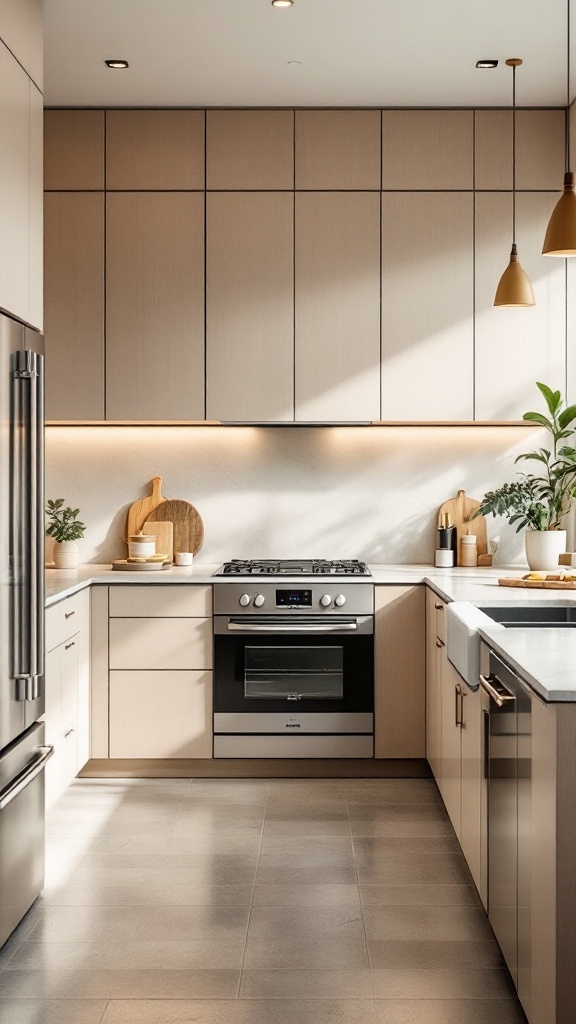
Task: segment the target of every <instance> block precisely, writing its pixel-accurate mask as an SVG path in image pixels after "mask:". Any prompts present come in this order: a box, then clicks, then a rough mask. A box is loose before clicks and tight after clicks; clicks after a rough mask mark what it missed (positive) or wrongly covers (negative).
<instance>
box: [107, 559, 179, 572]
mask: <svg viewBox="0 0 576 1024" xmlns="http://www.w3.org/2000/svg"><path fill="white" fill-rule="evenodd" d="M112 568H113V569H117V570H119V571H120V572H159V571H160V569H169V568H170V565H169V563H167V562H128V561H127V559H126V558H119V559H118V560H117V561H116V562H112Z"/></svg>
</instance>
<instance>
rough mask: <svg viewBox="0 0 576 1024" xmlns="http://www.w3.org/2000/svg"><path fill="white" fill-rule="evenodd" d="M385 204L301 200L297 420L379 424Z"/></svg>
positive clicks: (321, 197)
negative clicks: (382, 211) (381, 223)
mask: <svg viewBox="0 0 576 1024" xmlns="http://www.w3.org/2000/svg"><path fill="white" fill-rule="evenodd" d="M379 217H380V197H379V195H376V194H370V193H359V192H302V193H297V194H296V275H295V278H296V291H295V309H296V360H295V363H296V370H295V372H296V420H297V421H304V422H306V421H320V422H322V421H325V422H334V421H343V422H346V421H358V420H377V419H379V417H380V230H379Z"/></svg>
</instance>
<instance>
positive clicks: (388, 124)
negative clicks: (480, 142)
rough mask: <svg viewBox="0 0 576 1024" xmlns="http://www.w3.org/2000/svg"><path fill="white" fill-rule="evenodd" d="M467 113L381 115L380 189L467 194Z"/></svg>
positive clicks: (470, 147) (470, 143) (470, 179)
mask: <svg viewBox="0 0 576 1024" xmlns="http://www.w3.org/2000/svg"><path fill="white" fill-rule="evenodd" d="M473 119H474V115H473V112H472V111H471V110H384V111H383V113H382V188H383V189H392V190H397V189H400V190H411V189H416V190H421V189H427V190H433V189H440V190H442V189H454V190H459V189H471V188H473V184H474V167H473V151H474V139H473Z"/></svg>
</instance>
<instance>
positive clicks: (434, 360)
mask: <svg viewBox="0 0 576 1024" xmlns="http://www.w3.org/2000/svg"><path fill="white" fill-rule="evenodd" d="M473 280H474V272H473V196H472V193H460V194H459V193H457V192H443V193H430V192H429V193H425V192H398V193H395V194H392V193H388V194H384V195H383V196H382V419H383V420H399V421H401V420H409V421H414V420H415V421H418V420H436V421H446V420H465V421H467V420H472V418H473V398H474V383H473V351H474V323H473Z"/></svg>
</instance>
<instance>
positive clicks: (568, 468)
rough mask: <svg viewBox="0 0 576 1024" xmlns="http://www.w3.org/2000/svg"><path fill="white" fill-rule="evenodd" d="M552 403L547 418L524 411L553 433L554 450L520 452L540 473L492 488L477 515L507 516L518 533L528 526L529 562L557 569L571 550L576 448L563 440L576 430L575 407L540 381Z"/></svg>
mask: <svg viewBox="0 0 576 1024" xmlns="http://www.w3.org/2000/svg"><path fill="white" fill-rule="evenodd" d="M537 387H538V388H539V389H540V392H541V393H542V395H543V396H544V400H545V402H546V405H547V407H548V413H549V417H548V416H544V415H543V414H542V413H539V412H525V413H524V416H523V419H525V420H529V421H530V422H532V423H539V424H540V426H542V427H544V428H545V429H546V430H547V431H548V433H549V434H550V437H551V444H550V448H539V449H538V450H537V451H534V452H527V453H526V454H524V455H519V456H518V458H517V459H516V460H515V461H516V462H520V461H522V460H525V461H532V462H538V463H539V464H540V467H541V471H540V473H539V475H535V474H534V473H522V474H521V479H520V480H517V481H515V482H513V483H510V484H503V486H502V487H498V488H497V489H496V490H495V491H488V493H487V494H485V495H484V497H483V499H482V504H481V505H480V508H479V509H478V511H477V512H476V515H487V514H488V513H490V514H491V515H493V516H505V517H506V518H507V519H509V521H510V523H515V524H516V532H517V533H518V532H519V531H520V530H522V529H526V533H525V544H526V560H527V562H528V565H529V566H530V568H531V569H553V568H556V567H557V566H558V556H559V555H560V554H562V552H563V551H565V550H566V530H562V529H561V528H560V527H561V522H562V517H563V516H565V515H566V513H567V512H568V511H569V510H570V507H571V505H572V500H573V498H574V497H576V448H573V447H570V446H569V445H566V444H563V443H562V442H564V441H565V440H566V439H567V438H569V437H571V436H572V435H573V433H574V427H571V426H570V424H571V423H573V421H574V420H575V419H576V405H570V406H567V407H565V406H564V403H563V401H562V396H561V394H560V392H559V391H552V389H551V388H549V387H547V385H546V384H537Z"/></svg>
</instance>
